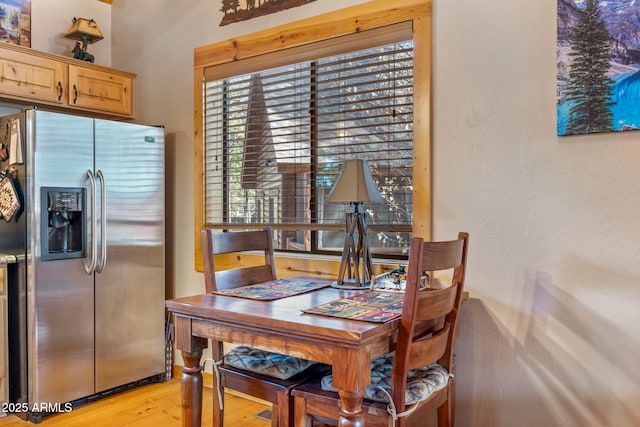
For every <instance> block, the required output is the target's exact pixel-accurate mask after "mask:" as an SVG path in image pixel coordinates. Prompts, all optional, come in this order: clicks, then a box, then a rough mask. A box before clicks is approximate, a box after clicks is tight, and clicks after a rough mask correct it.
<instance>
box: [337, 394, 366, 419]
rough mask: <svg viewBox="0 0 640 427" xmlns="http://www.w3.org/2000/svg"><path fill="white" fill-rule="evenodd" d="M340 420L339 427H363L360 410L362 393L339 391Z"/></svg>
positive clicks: (362, 417) (362, 414) (362, 413)
mask: <svg viewBox="0 0 640 427" xmlns="http://www.w3.org/2000/svg"><path fill="white" fill-rule="evenodd" d="M338 394H339V395H340V401H341V402H342V404H341V405H340V419H339V420H338V426H339V427H364V412H363V410H362V397H363V395H364V393H361V392H360V393H358V392H353V391H351V392H348V391H343V390H340V391H339V393H338Z"/></svg>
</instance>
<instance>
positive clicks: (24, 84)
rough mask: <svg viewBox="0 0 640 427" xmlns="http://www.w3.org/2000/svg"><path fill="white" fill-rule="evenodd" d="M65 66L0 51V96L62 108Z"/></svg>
mask: <svg viewBox="0 0 640 427" xmlns="http://www.w3.org/2000/svg"><path fill="white" fill-rule="evenodd" d="M64 81H65V64H63V63H61V62H59V61H55V60H52V59H47V58H40V57H37V56H33V55H28V54H26V53H22V52H13V51H6V52H5V51H4V50H3V51H2V56H1V57H0V92H1V93H2V94H3V95H5V94H6V95H9V96H17V97H20V98H29V99H33V100H34V101H43V102H51V103H54V104H63V103H64V102H65V101H64V99H63V98H64V86H63V85H64Z"/></svg>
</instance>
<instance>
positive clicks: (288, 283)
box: [213, 279, 329, 301]
mask: <svg viewBox="0 0 640 427" xmlns="http://www.w3.org/2000/svg"><path fill="white" fill-rule="evenodd" d="M327 286H329V283H316V282H312V281H310V280H287V279H279V280H269V281H267V282H262V283H257V284H255V285H249V286H242V287H239V288H234V289H221V290H218V291H214V292H213V293H214V294H218V295H225V296H230V297H240V298H249V299H258V300H263V301H270V300H276V299H280V298H286V297H290V296H293V295H298V294H303V293H305V292H310V291H313V290H316V289H320V288H325V287H327Z"/></svg>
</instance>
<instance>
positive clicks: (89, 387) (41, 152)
mask: <svg viewBox="0 0 640 427" xmlns="http://www.w3.org/2000/svg"><path fill="white" fill-rule="evenodd" d="M26 117H27V122H28V130H27V143H28V146H27V150H26V151H27V156H29V157H28V161H27V165H28V170H27V175H28V178H27V180H29V179H31V180H32V182H31V184H30V185H28V192H29V194H28V197H27V203H28V204H29V211H28V227H27V229H28V231H27V232H28V236H27V241H28V242H29V245H28V253H27V260H28V262H30V263H32V265H31V266H30V267H29V268H27V272H28V273H27V274H28V276H27V331H28V332H27V333H28V335H29V337H28V338H29V339H28V349H27V351H28V353H29V358H28V360H29V362H28V363H29V371H28V372H29V373H30V375H29V379H28V383H29V386H28V388H29V402H30V403H39V402H67V401H71V400H75V399H78V398H81V397H85V396H88V395H91V394H93V393H94V369H93V363H94V340H93V329H94V310H93V299H94V293H93V286H94V283H93V275H87V274H86V273H85V265H84V263H85V259H83V258H76V259H62V260H52V261H43V260H42V258H41V252H40V250H41V244H40V232H41V215H40V210H41V208H42V206H41V197H40V196H41V191H40V190H41V187H80V188H84V189H85V193H86V194H89V192H90V191H91V189H90V185H89V181H88V179H87V171H88V170H91V169H92V168H93V120H91V119H87V118H83V117H76V116H68V115H63V114H56V113H49V112H44V111H35V110H31V111H27V113H26ZM29 165H30V166H29ZM85 205H86V203H85ZM85 208H86V209H85V212H86V216H87V219H88V220H89V221H90V220H91V215H92V212H91V209H90V208H89V207H88V206H85ZM92 238H93V236H91V235H88V236H87V240H89V241H90V239H92Z"/></svg>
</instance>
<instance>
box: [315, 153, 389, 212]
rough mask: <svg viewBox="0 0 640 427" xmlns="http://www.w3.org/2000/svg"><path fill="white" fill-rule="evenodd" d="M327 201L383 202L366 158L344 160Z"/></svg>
mask: <svg viewBox="0 0 640 427" xmlns="http://www.w3.org/2000/svg"><path fill="white" fill-rule="evenodd" d="M327 201H328V202H331V203H340V202H347V203H384V199H383V198H382V196H381V195H380V193H379V192H378V189H377V188H376V185H375V183H374V182H373V178H371V172H370V171H369V165H368V164H367V161H366V160H363V159H353V160H346V161H345V162H344V166H343V167H342V170H341V171H340V175H339V176H338V179H337V181H336V183H335V184H334V186H333V188H332V189H331V192H330V193H329V196H328V197H327Z"/></svg>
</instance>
